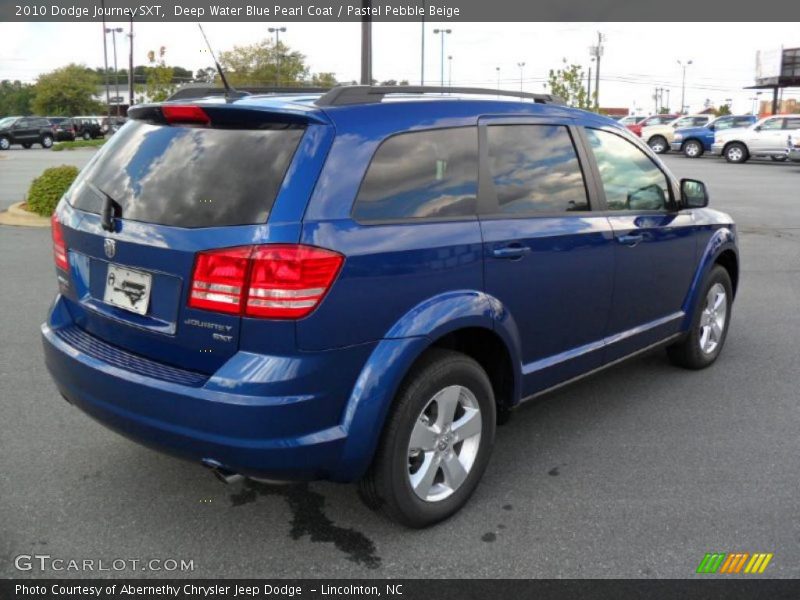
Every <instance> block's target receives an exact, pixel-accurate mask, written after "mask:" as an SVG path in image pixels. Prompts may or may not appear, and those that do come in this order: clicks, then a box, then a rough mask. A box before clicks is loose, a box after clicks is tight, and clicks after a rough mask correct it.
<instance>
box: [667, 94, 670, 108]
mask: <svg viewBox="0 0 800 600" xmlns="http://www.w3.org/2000/svg"><path fill="white" fill-rule="evenodd" d="M667 112H668V113H669V112H670V110H669V88H668V89H667Z"/></svg>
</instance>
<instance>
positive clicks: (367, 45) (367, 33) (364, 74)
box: [361, 0, 372, 85]
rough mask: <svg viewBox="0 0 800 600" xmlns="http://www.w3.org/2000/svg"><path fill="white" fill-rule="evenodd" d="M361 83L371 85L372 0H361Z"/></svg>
mask: <svg viewBox="0 0 800 600" xmlns="http://www.w3.org/2000/svg"><path fill="white" fill-rule="evenodd" d="M361 8H363V9H365V10H364V12H363V14H365V15H366V16H364V17H361V85H372V0H361Z"/></svg>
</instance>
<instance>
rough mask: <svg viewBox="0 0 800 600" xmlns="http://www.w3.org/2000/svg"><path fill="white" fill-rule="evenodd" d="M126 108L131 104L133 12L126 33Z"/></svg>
mask: <svg viewBox="0 0 800 600" xmlns="http://www.w3.org/2000/svg"><path fill="white" fill-rule="evenodd" d="M128 47H129V52H128V108H130V107H131V106H133V14H131V29H130V33H128Z"/></svg>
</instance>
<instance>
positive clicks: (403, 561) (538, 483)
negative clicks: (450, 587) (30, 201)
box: [0, 151, 800, 578]
mask: <svg viewBox="0 0 800 600" xmlns="http://www.w3.org/2000/svg"><path fill="white" fill-rule="evenodd" d="M9 154H15V156H14V158H13V159H8V158H6V159H0V181H1V182H2V183H3V184H5V183H6V182H8V181H9V178H10V177H17V174H18V171H17V170H16V169H17V167H16V166H15V167H14V169H13V171H14V173H13V174H12V173H11V171H10V169H9V166H10V165H20V168H21V162H24V161H23V160H22V159H20V162H17V160H16V158H17V156H16V154H17V153H9ZM36 154H37V152H34V151H30V152H28V153H24V158H25V160H31V161H35V160H38V159H36V158H30V159H29V157H34V156H36ZM60 154H61V155H62V156H61V158H66V157H67V155H73V154H76V153H66V152H64V153H60ZM19 156H23V153H19ZM87 156H88V153H87ZM665 161H666V162H667V164H668V165H669V166H670V168H672V170H673V171H674V172H675V173H676V174H677V175H678V176H681V177H695V178H700V179H703V180H705V181H706V182H707V184H708V185H709V188H710V191H711V195H712V200H711V201H712V205H713V206H714V207H716V208H719V209H721V210H725V211H728V212H730V213H732V214H733V216H734V217H735V218H736V220H737V222H738V226H739V232H740V246H741V254H742V275H741V285H740V289H739V294H738V297H737V301H736V304H735V306H734V312H733V320H732V324H731V330H730V334H729V337H728V340H727V344H726V347H725V350H724V352H723V353H722V355H721V358H720V359H719V361H718V362H717V364H716V365H715V366H713V367H712V368H711V369H708V370H706V371H702V372H687V371H683V370H680V369H677V368H674V367H672V366H670V365H669V364H668V363H667V361H666V359H665V358H664V356H663V354H662V353H660V352H659V353H655V354H652V355H649V356H646V357H643V358H639V359H636V360H634V361H632V362H629V363H627V364H625V365H623V366H620V367H616V368H614V369H612V370H609V371H606V372H604V373H602V374H600V375H597V376H595V377H593V378H590V379H587V380H584V381H582V382H580V383H577V384H575V385H573V386H570V387H567V388H564V389H562V390H560V391H558V392H556V393H554V394H551V395H549V396H546V397H544V398H542V399H541V400H539V401H537V402H536V403H534V404H530V405H526V406H524V407H522V408H521V409H520V410H519V411H517V413H516V414H515V415H514V418H513V419H512V420H511V421H510V423H509V424H507V425H505V426H503V427H502V428H501V429H500V430H499V435H498V441H497V445H496V448H495V452H494V455H493V458H492V462H491V464H490V466H489V469H488V471H487V473H486V475H485V477H484V480H483V482H482V484H481V485H480V487H479V488H478V490H477V492H476V494H475V495H474V497H473V498H472V500H471V502H470V503H469V504H468V505H467V507H466V508H465V509H464V510H463V511H461V512H460V513H459V514H458V515H456V516H455V517H454V518H452V519H450V520H449V521H447V522H445V523H442V524H440V525H438V526H436V527H433V528H431V529H428V530H424V531H409V530H405V529H402V528H399V527H397V526H395V525H393V524H391V523H389V522H388V521H385V520H383V519H382V518H381V517H379V516H377V515H375V514H373V513H371V512H370V511H368V510H367V509H366V508H364V507H363V506H362V505H361V503H360V502H359V501H358V498H357V495H356V490H355V487H354V486H343V485H335V484H330V483H312V484H309V485H302V486H285V487H267V486H263V485H249V486H248V485H242V484H237V485H234V486H228V487H226V486H224V485H223V484H221V483H219V482H218V481H216V480H215V479H213V477H212V476H211V475H210V474H209V473H208V472H207V471H206V470H205V469H203V468H202V467H200V466H199V465H195V464H190V463H186V462H182V461H179V460H177V459H174V458H171V457H167V456H163V455H161V454H157V453H155V452H153V451H151V450H148V449H145V448H142V447H139V446H137V445H135V444H133V443H131V442H129V441H127V440H125V439H123V438H121V437H119V436H117V435H116V434H114V433H112V432H110V431H108V430H106V429H105V428H103V427H102V426H100V425H98V424H97V423H95V422H93V421H91V420H90V419H89V418H87V417H86V416H85V415H83V414H82V413H80V412H79V411H78V410H76V409H74V408H73V407H71V406H70V405H68V404H67V403H66V402H64V401H63V400H61V398H60V397H59V395H58V393H57V392H56V389H55V387H54V386H53V384H52V383H51V382H50V379H49V378H48V376H47V374H46V372H45V369H44V366H43V362H42V356H41V348H40V342H39V333H38V327H39V323H40V322H41V321H42V320H43V319H44V316H45V312H46V310H47V307H48V304H49V302H50V300H51V298H52V296H53V294H54V293H55V288H56V283H55V276H54V273H53V266H52V253H51V246H50V238H49V235H50V234H49V231H47V230H34V229H20V228H12V227H2V226H0V274H2V296H1V297H0V330H1V331H2V340H3V341H2V344H0V389H2V394H1V395H0V423H2V426H0V576H4V577H10V576H15V577H19V576H22V577H27V576H37V577H42V576H51V577H52V576H54V575H65V576H80V575H81V574H80V573H69V572H61V573H53V572H49V573H41V572H38V571H32V572H19V571H17V570H16V569H15V568H14V562H13V560H14V557H15V556H17V555H19V554H48V555H51V556H53V557H61V558H65V559H84V558H88V559H95V560H96V559H103V560H106V561H111V560H113V559H116V558H123V559H150V558H161V559H166V558H172V559H177V560H180V559H185V560H193V561H194V567H195V568H194V571H192V572H190V573H181V574H180V575H188V576H193V577H208V578H216V577H326V578H327V577H492V578H494V577H497V578H505V577H671V578H684V577H690V576H692V575H693V574H694V572H695V569H696V568H697V565H698V564H699V562H700V560H701V559H702V558H703V555H704V554H705V553H706V552H712V551H720V552H734V551H741V552H751V553H752V552H771V553H774V558H773V559H772V562H771V564H770V565H769V568H768V569H767V571H766V573H765V575H764V576H771V577H798V576H800V519H799V518H798V517H800V508H799V507H800V504H799V503H798V490H799V489H800V488H799V484H798V482H800V461H798V457H800V436H798V431H800V395H799V394H798V390H800V351H798V350H799V349H800V342H798V332H800V311H798V309H797V306H798V304H797V299H798V297H800V278H799V277H798V274H800V268H799V267H798V265H800V193H798V190H800V164H777V163H771V162H755V161H754V162H751V163H747V164H745V165H729V164H726V163H725V162H724V161H722V160H720V159H716V158H712V157H705V158H702V159H698V160H689V159H685V158H683V157H679V156H669V155H668V156H667V157H666V158H665ZM56 164H60V163H56ZM36 168H37V169H40V168H41V166H40V165H37V166H36ZM2 187H3V186H2V185H0V188H2ZM86 575H89V576H110V575H113V573H109V572H105V573H84V576H86ZM119 575H126V576H134V577H135V576H148V577H156V576H168V575H170V573H164V572H124V573H120V574H119ZM172 575H173V576H174V575H175V574H174V573H172Z"/></svg>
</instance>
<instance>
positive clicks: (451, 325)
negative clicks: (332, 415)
mask: <svg viewBox="0 0 800 600" xmlns="http://www.w3.org/2000/svg"><path fill="white" fill-rule="evenodd" d="M499 307H500V304H499V301H497V300H496V299H494V298H491V297H489V296H488V295H486V294H484V293H483V292H477V291H468V290H463V291H457V292H448V293H445V294H442V295H440V296H437V297H434V298H431V299H429V300H426V301H425V302H423V303H421V304H420V305H418V306H416V307H414V308H413V309H412V310H411V311H409V312H408V313H406V315H404V317H402V318H401V319H400V320H398V322H397V323H396V324H395V325H394V326H393V327H392V328H391V329H390V330H389V332H387V336H386V337H385V338H384V339H383V340H381V341H380V342H379V343H378V344H377V346H376V347H375V349H374V350H373V352H372V354H371V355H370V357H369V358H368V359H367V362H366V364H365V365H364V367H363V368H362V370H361V373H360V375H359V377H358V379H357V381H356V383H355V385H354V386H353V390H352V392H351V395H350V398H349V399H348V401H347V404H346V407H345V410H344V412H343V415H342V420H341V424H340V426H341V428H342V429H343V432H344V433H345V434H346V443H345V445H344V449H343V451H342V456H341V457H340V461H339V467H338V468H337V469H336V470H335V471H334V472H333V473H331V479H334V480H337V481H353V480H355V479H359V478H360V477H361V476H362V475H363V474H364V472H365V471H366V470H367V468H368V467H369V465H370V463H371V461H372V457H373V455H374V453H375V450H376V448H377V445H378V441H379V439H380V436H381V434H382V432H383V429H384V426H385V424H386V418H387V415H388V414H389V410H390V408H391V406H392V404H393V402H394V398H395V396H396V394H397V390H398V389H399V388H400V385H401V383H402V382H403V380H404V379H405V378H406V377H407V376H408V373H409V372H410V371H411V369H413V367H414V365H415V364H416V363H417V362H418V361H419V360H420V359H421V358H422V356H423V355H424V354H425V353H426V352H427V351H428V350H430V349H431V348H448V349H452V350H457V351H460V352H463V353H464V354H466V355H468V356H470V357H471V358H473V359H474V360H475V361H476V362H478V364H480V365H481V366H482V367H483V368H484V370H486V372H487V375H488V376H489V380H490V382H491V384H492V389H493V391H494V394H495V401H496V403H497V404H498V408H510V407H511V406H513V405H515V404H517V403H518V402H519V398H520V393H521V381H522V371H521V363H520V359H519V356H520V355H519V338H518V335H515V332H514V330H513V329H512V328H514V327H515V325H514V323H513V320H512V319H511V318H510V317H509V315H508V314H507V312H506V311H503V310H501V309H500V308H499Z"/></svg>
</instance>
